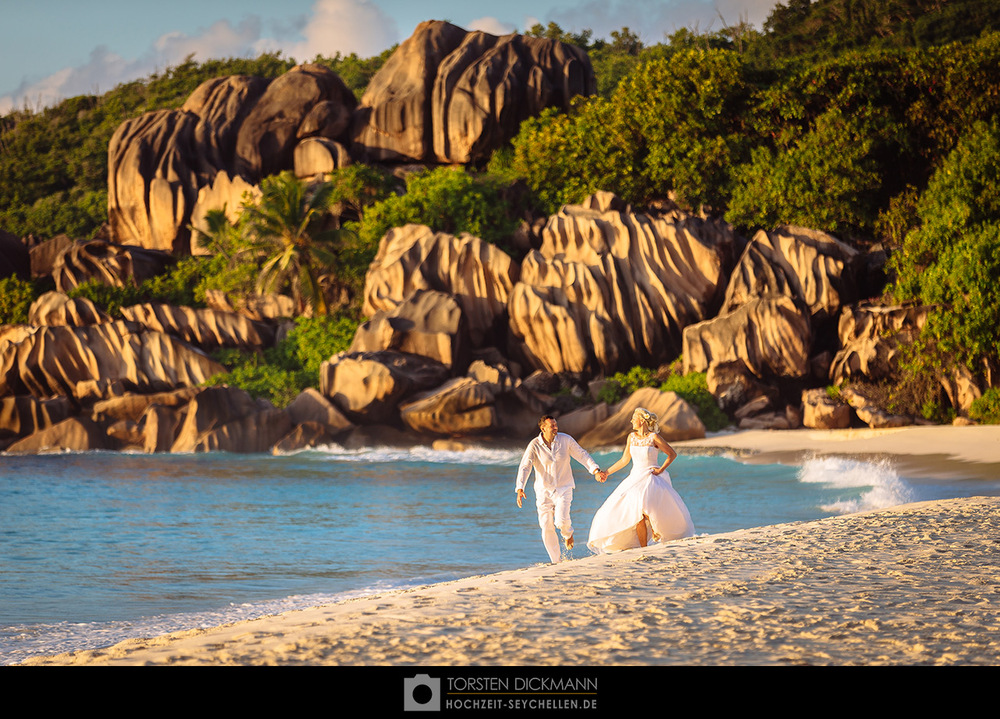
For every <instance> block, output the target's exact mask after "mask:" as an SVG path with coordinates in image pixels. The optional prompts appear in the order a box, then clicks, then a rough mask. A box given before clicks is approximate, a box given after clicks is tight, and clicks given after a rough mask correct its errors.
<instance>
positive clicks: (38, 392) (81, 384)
mask: <svg viewBox="0 0 1000 719" xmlns="http://www.w3.org/2000/svg"><path fill="white" fill-rule="evenodd" d="M223 372H225V368H224V367H223V366H222V365H220V364H219V363H217V362H215V361H214V360H212V359H210V358H209V357H208V356H207V355H204V354H202V353H200V352H198V351H196V350H195V349H193V348H192V347H190V346H189V345H187V344H184V343H182V342H179V341H178V340H176V339H174V338H172V337H170V336H169V335H166V334H163V333H160V332H148V331H147V332H143V331H140V330H136V329H135V328H134V327H133V326H131V325H130V324H128V323H126V322H106V323H104V324H100V325H90V326H86V327H38V328H33V329H32V331H31V332H30V333H28V334H27V335H26V336H25V337H24V338H23V339H22V340H21V341H19V342H7V343H4V344H2V346H0V395H2V394H31V395H32V396H35V397H39V398H43V397H52V396H57V395H64V396H68V397H80V396H81V394H83V393H84V392H86V391H87V383H89V382H100V383H108V382H113V381H116V380H120V381H121V382H123V383H124V384H125V386H127V387H129V388H132V389H139V390H143V391H147V392H155V391H163V390H167V389H174V388H177V387H185V386H194V385H198V384H201V383H202V382H204V381H205V380H207V379H208V378H209V377H211V376H212V375H215V374H220V373H223Z"/></svg>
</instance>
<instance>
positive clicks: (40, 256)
mask: <svg viewBox="0 0 1000 719" xmlns="http://www.w3.org/2000/svg"><path fill="white" fill-rule="evenodd" d="M74 242H75V240H73V239H71V238H70V237H69V235H56V236H55V237H53V238H51V239H48V240H45V241H44V242H39V243H38V244H37V245H35V246H34V247H32V248H31V249H30V250H29V251H28V252H29V255H30V257H31V276H32V277H48V276H49V275H51V274H52V272H53V271H54V270H55V267H56V260H57V259H58V258H59V256H60V255H61V254H62V253H63V252H64V251H65V250H66V249H67V248H68V247H69V246H70V245H72V244H73V243H74Z"/></svg>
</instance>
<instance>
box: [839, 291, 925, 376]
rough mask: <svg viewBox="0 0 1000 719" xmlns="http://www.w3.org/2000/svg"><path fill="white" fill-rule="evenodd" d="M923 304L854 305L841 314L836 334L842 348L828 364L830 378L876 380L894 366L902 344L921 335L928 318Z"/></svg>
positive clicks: (890, 371)
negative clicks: (917, 305)
mask: <svg viewBox="0 0 1000 719" xmlns="http://www.w3.org/2000/svg"><path fill="white" fill-rule="evenodd" d="M927 309H928V308H926V307H916V306H901V305H895V306H880V305H868V304H862V305H856V306H850V307H844V309H843V310H842V311H841V313H840V320H839V322H838V326H837V334H838V336H839V340H840V347H841V349H840V350H839V351H838V352H837V354H836V355H835V356H834V358H833V362H832V363H831V365H830V381H831V382H832V383H833V384H837V385H839V384H842V383H844V382H846V381H850V380H869V381H878V380H882V379H886V378H888V377H890V376H891V375H892V373H893V372H894V371H895V369H896V363H897V354H898V352H899V348H900V346H901V345H905V344H907V343H909V342H912V341H913V340H915V339H916V338H917V336H918V335H919V334H920V329H921V328H922V327H923V325H924V322H925V321H926V319H927Z"/></svg>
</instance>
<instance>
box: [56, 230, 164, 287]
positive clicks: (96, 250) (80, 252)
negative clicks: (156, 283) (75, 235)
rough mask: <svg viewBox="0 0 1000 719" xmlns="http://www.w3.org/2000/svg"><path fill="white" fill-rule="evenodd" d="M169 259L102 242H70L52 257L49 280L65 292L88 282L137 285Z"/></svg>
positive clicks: (155, 252)
mask: <svg viewBox="0 0 1000 719" xmlns="http://www.w3.org/2000/svg"><path fill="white" fill-rule="evenodd" d="M172 262H173V258H172V257H171V256H170V255H169V254H167V253H165V252H159V251H155V250H148V249H145V248H143V247H138V246H135V245H116V244H112V243H110V242H105V241H104V240H87V241H83V242H71V243H70V244H68V245H67V246H66V247H65V248H64V249H63V250H62V251H61V252H60V253H59V255H58V256H57V257H56V259H55V262H54V264H53V268H52V279H53V280H54V281H55V284H56V289H58V290H59V291H60V292H69V291H70V290H72V289H74V288H75V287H79V286H80V285H82V284H83V283H84V282H87V281H88V280H98V281H100V282H102V283H104V284H106V285H110V286H111V287H124V286H125V284H126V283H135V284H138V283H140V282H143V281H144V280H147V279H149V278H151V277H155V276H156V275H158V274H161V273H162V272H163V271H164V270H165V269H166V268H167V267H168V266H169V265H170V264H171V263H172Z"/></svg>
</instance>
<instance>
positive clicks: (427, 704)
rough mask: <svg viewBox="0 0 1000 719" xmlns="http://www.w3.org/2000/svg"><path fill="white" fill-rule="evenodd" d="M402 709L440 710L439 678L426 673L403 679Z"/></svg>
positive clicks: (418, 710) (407, 710)
mask: <svg viewBox="0 0 1000 719" xmlns="http://www.w3.org/2000/svg"><path fill="white" fill-rule="evenodd" d="M403 711H406V712H439V711H441V680H440V679H435V678H432V677H430V676H428V675H426V674H417V675H416V676H415V677H413V678H412V679H403Z"/></svg>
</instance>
